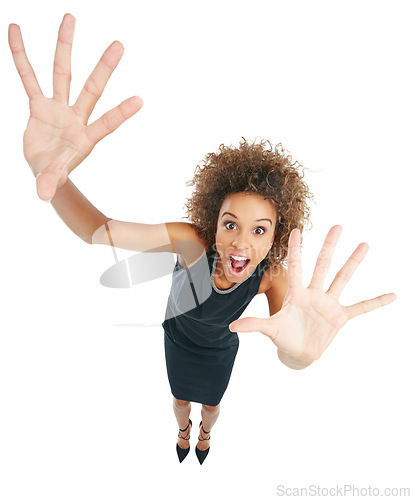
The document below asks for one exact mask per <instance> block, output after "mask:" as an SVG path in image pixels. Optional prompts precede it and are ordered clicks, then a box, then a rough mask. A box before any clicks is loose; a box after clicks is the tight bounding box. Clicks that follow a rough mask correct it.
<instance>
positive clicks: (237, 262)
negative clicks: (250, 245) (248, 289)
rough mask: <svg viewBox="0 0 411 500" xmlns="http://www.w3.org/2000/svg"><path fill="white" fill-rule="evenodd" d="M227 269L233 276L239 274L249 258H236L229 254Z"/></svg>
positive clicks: (242, 271) (248, 261) (244, 268)
mask: <svg viewBox="0 0 411 500" xmlns="http://www.w3.org/2000/svg"><path fill="white" fill-rule="evenodd" d="M227 263H228V269H229V271H230V274H232V275H233V276H241V275H243V274H244V272H245V270H246V269H247V267H248V264H249V263H250V259H238V258H235V257H234V256H232V255H230V256H229V257H228V259H227Z"/></svg>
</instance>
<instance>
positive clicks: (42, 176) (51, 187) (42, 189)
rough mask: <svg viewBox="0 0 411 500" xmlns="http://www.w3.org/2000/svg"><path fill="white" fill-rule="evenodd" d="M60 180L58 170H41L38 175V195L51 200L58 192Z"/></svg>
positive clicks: (45, 199)
mask: <svg viewBox="0 0 411 500" xmlns="http://www.w3.org/2000/svg"><path fill="white" fill-rule="evenodd" d="M58 180H59V176H58V174H57V173H56V172H39V173H38V174H37V175H36V188H37V194H38V197H39V198H40V199H41V200H43V201H50V200H51V199H52V198H53V196H54V195H55V194H56V190H57V184H58Z"/></svg>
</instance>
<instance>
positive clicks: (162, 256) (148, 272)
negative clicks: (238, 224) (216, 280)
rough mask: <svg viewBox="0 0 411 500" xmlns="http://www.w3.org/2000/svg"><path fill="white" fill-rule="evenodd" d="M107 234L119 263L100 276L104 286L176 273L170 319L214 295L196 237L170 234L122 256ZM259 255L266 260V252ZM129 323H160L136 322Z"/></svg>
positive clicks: (214, 251) (261, 268) (214, 250)
mask: <svg viewBox="0 0 411 500" xmlns="http://www.w3.org/2000/svg"><path fill="white" fill-rule="evenodd" d="M106 235H107V236H108V241H109V243H110V246H111V247H112V251H113V255H114V260H115V263H114V264H113V265H111V266H110V267H109V268H108V269H106V270H105V271H104V272H103V274H102V275H101V276H100V283H101V284H102V285H103V286H105V287H108V288H132V287H134V286H136V285H139V284H141V283H146V282H148V281H153V280H156V279H158V278H161V277H163V276H167V275H169V274H173V280H174V285H175V286H174V289H175V290H178V293H177V295H176V293H175V294H174V295H170V297H169V300H168V303H167V309H166V317H165V319H166V320H167V319H171V318H175V317H177V316H179V315H180V314H184V313H187V312H188V311H190V310H192V309H194V308H195V307H197V306H199V305H200V304H202V303H204V302H205V301H206V300H207V299H208V298H209V297H210V295H211V293H212V286H213V285H212V283H211V279H210V278H211V277H210V273H209V263H208V258H207V255H206V252H205V249H204V246H203V245H202V244H201V243H198V242H193V241H175V242H173V243H172V242H171V241H170V240H169V239H168V238H166V237H163V241H164V242H165V243H166V242H167V240H168V242H167V243H166V244H165V245H162V246H159V247H155V248H149V247H147V248H145V249H144V250H143V251H141V252H139V253H136V254H134V255H132V256H130V257H127V258H125V259H122V260H119V259H118V257H117V253H116V250H115V242H113V240H112V237H111V232H110V231H109V229H108V228H107V231H106ZM108 241H107V242H108ZM98 242H101V240H98ZM217 250H218V249H217V248H216V245H213V248H212V249H211V254H210V255H211V256H212V257H213V259H216V258H217V257H218V251H217ZM175 254H178V255H179V256H180V261H183V267H181V266H180V265H177V262H176V259H177V256H176V255H175ZM257 258H258V260H263V259H264V258H265V255H261V256H259V257H257ZM212 267H213V273H214V274H215V275H216V276H218V274H217V273H216V266H215V260H214V265H213V266H212ZM265 271H266V269H265V267H264V266H257V267H256V268H255V269H254V271H253V273H256V274H258V277H262V276H261V275H262V274H264V273H265ZM269 272H271V273H274V274H275V275H278V273H279V272H284V270H283V269H281V270H279V269H274V270H272V269H271V268H269ZM128 326H160V325H158V324H153V325H146V324H144V325H143V324H134V325H128Z"/></svg>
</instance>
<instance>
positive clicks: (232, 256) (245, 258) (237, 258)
mask: <svg viewBox="0 0 411 500" xmlns="http://www.w3.org/2000/svg"><path fill="white" fill-rule="evenodd" d="M230 257H231V258H232V259H234V260H248V259H247V257H237V255H230Z"/></svg>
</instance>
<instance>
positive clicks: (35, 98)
mask: <svg viewBox="0 0 411 500" xmlns="http://www.w3.org/2000/svg"><path fill="white" fill-rule="evenodd" d="M74 25H75V18H74V17H73V16H72V15H71V14H66V15H65V16H64V17H63V21H62V23H61V25H60V29H59V33H58V40H57V47H56V53H55V58H54V69H53V97H52V98H48V97H45V96H44V95H43V93H42V91H41V89H40V86H39V84H38V82H37V79H36V76H35V74H34V71H33V68H32V67H31V65H30V63H29V61H28V59H27V55H26V52H25V50H24V45H23V40H22V37H21V32H20V28H19V26H18V25H16V24H10V26H9V45H10V49H11V52H12V54H13V59H14V63H15V65H16V68H17V71H18V73H19V74H20V77H21V80H22V82H23V85H24V88H25V90H26V93H27V95H28V97H29V99H30V102H29V105H30V118H29V121H28V124H27V128H26V130H25V132H24V136H23V151H24V156H25V158H26V160H27V162H28V164H29V165H30V167H31V169H32V171H33V173H34V175H35V176H36V185H37V194H38V196H39V197H40V199H42V200H45V201H48V200H50V199H51V198H53V196H54V194H55V192H56V189H57V188H59V187H61V186H62V185H63V184H64V183H65V182H66V181H67V178H68V175H69V174H70V172H71V171H72V170H74V169H75V168H76V167H77V165H79V164H80V163H81V162H82V161H83V160H84V158H86V157H87V156H88V155H89V154H90V153H91V151H92V149H93V148H94V146H95V145H96V144H97V142H99V141H100V140H101V139H103V137H105V136H106V135H108V134H111V132H113V131H114V130H116V129H117V128H118V127H119V126H120V125H121V124H122V123H123V122H124V121H125V120H127V119H128V118H130V117H131V116H133V115H134V114H135V113H136V112H137V111H139V110H140V109H141V107H142V105H143V101H142V99H141V98H140V97H130V98H129V99H126V100H125V101H123V102H122V103H121V104H119V105H118V106H117V107H115V108H114V109H112V110H110V111H108V112H107V113H105V114H104V115H103V116H101V117H100V118H99V119H98V120H96V121H94V122H93V123H91V124H90V125H87V122H88V119H89V117H90V115H91V113H92V111H93V109H94V107H95V105H96V103H97V101H98V99H99V98H100V96H101V95H102V93H103V90H104V87H105V86H106V83H107V81H108V79H109V78H110V76H111V74H112V72H113V71H114V69H115V68H116V66H117V64H118V63H119V61H120V59H121V56H122V55H123V52H124V48H123V46H122V45H121V43H120V42H118V41H115V42H113V43H112V44H111V45H110V46H109V47H108V48H107V49H106V50H105V52H104V54H103V55H102V57H101V59H100V61H99V62H98V64H97V66H96V67H95V68H94V70H93V72H92V73H91V75H90V76H89V78H88V79H87V81H86V83H85V84H84V87H83V89H82V90H81V92H80V95H79V97H78V99H77V101H76V103H75V104H74V106H69V103H68V102H69V93H70V81H71V47H72V43H73V36H74ZM40 174H41V175H40Z"/></svg>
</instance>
